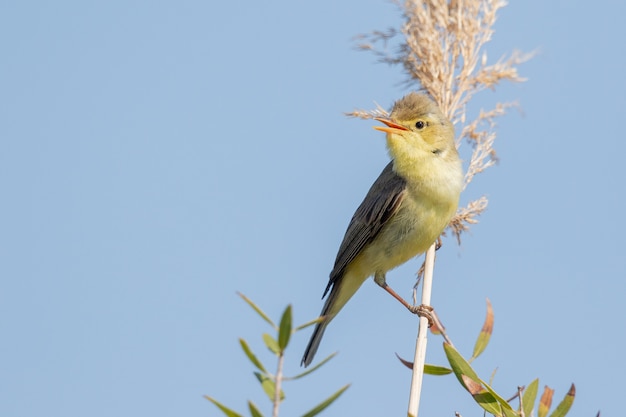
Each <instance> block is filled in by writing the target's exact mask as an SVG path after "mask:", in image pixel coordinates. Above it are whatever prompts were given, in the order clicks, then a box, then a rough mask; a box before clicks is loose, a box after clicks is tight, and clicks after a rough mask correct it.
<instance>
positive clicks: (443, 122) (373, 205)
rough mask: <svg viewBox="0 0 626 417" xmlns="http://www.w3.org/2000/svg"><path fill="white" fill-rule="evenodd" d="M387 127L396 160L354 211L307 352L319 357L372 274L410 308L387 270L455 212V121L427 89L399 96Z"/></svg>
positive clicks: (434, 235) (459, 180) (458, 178)
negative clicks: (331, 329) (335, 322)
mask: <svg viewBox="0 0 626 417" xmlns="http://www.w3.org/2000/svg"><path fill="white" fill-rule="evenodd" d="M374 119H375V120H377V121H379V122H381V123H383V124H384V126H375V127H374V129H376V130H379V131H382V132H385V133H386V145H387V150H388V153H389V156H390V158H391V161H390V162H389V163H388V164H387V166H385V168H384V169H383V171H382V172H381V174H380V175H379V176H378V178H377V179H376V181H374V184H372V186H371V188H370V189H369V191H368V193H367V194H366V196H365V198H364V199H363V202H362V203H361V204H360V205H359V207H358V208H357V210H356V212H355V213H354V215H353V216H352V219H351V220H350V223H349V225H348V228H347V230H346V233H345V236H344V238H343V241H342V242H341V245H340V246H339V250H338V252H337V257H336V259H335V264H334V266H333V269H332V271H331V272H330V278H329V281H328V285H327V286H326V289H325V290H324V294H323V295H322V299H324V297H326V295H328V298H327V299H326V301H325V303H324V306H323V308H322V312H321V314H320V319H319V321H318V322H317V324H316V326H315V329H314V330H313V334H312V335H311V338H310V340H309V343H308V345H307V347H306V349H305V352H304V355H303V357H302V361H301V365H303V366H304V367H307V366H308V365H310V364H311V362H312V361H313V358H314V356H315V353H316V352H317V349H318V347H319V345H320V342H321V340H322V336H323V335H324V331H325V330H326V327H327V326H328V324H329V323H330V322H331V320H332V319H333V318H334V317H335V316H336V315H337V313H339V311H340V310H341V309H342V308H343V306H344V305H345V304H346V303H347V302H348V300H350V298H351V297H352V296H353V295H354V294H355V293H356V292H357V290H358V289H359V288H360V287H361V285H362V284H363V283H364V282H365V281H366V280H367V279H368V278H369V277H370V276H373V277H374V282H375V283H376V284H378V285H379V286H380V287H382V288H383V289H385V290H386V291H387V292H389V293H390V294H391V295H393V296H394V297H395V298H397V299H398V300H399V301H401V302H402V303H403V305H404V306H405V307H407V308H409V310H411V311H412V312H417V309H415V308H414V306H410V305H409V304H408V303H407V302H406V301H404V300H403V299H402V298H401V297H400V296H398V295H397V294H396V293H395V291H393V290H392V289H391V288H390V287H389V286H388V285H387V282H386V273H387V271H389V270H391V269H393V268H395V267H397V266H399V265H401V264H403V263H405V262H407V261H408V260H409V259H411V258H414V257H415V256H417V255H419V254H422V253H424V252H425V251H426V250H427V249H428V248H429V247H430V246H431V245H432V243H433V242H435V240H437V239H438V238H439V236H440V235H441V233H442V232H443V230H444V229H445V228H446V226H447V225H448V224H449V222H450V220H451V218H452V216H453V215H454V214H455V212H456V210H457V208H458V204H459V198H460V194H461V190H462V188H463V170H462V162H461V159H460V157H459V153H458V151H457V149H456V145H455V140H454V126H453V124H452V123H451V122H450V120H449V119H448V118H447V117H446V116H445V115H444V114H443V113H442V111H441V110H440V108H439V106H438V105H437V104H436V103H435V101H434V100H433V99H432V98H430V97H429V96H428V95H427V94H424V93H417V92H410V93H409V94H407V95H405V96H404V97H402V98H401V99H399V100H397V101H396V102H395V103H394V105H393V107H392V110H391V113H390V114H389V116H388V117H376V118H374Z"/></svg>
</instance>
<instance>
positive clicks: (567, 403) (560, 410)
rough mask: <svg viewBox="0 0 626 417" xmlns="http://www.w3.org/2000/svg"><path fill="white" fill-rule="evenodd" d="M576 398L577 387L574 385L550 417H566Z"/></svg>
mask: <svg viewBox="0 0 626 417" xmlns="http://www.w3.org/2000/svg"><path fill="white" fill-rule="evenodd" d="M574 397H576V387H575V386H574V384H572V386H571V387H570V388H569V391H568V392H567V394H565V398H563V400H562V401H561V402H560V403H559V405H557V406H556V408H555V409H554V411H553V412H552V414H550V417H564V416H565V415H566V414H567V412H568V411H569V409H570V408H571V407H572V404H574Z"/></svg>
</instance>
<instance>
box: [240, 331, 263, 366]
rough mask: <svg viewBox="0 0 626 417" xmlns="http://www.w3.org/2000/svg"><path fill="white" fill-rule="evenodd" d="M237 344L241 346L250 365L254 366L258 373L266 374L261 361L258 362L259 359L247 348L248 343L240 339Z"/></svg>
mask: <svg viewBox="0 0 626 417" xmlns="http://www.w3.org/2000/svg"><path fill="white" fill-rule="evenodd" d="M239 344H240V345H241V349H243V352H244V353H245V354H246V356H247V357H248V359H250V362H252V364H253V365H254V366H256V367H257V368H258V369H259V370H260V371H262V372H265V373H267V371H266V370H265V368H264V367H263V364H262V363H261V361H259V359H258V358H257V357H256V356H255V354H254V353H252V350H251V349H250V346H248V342H246V341H245V340H244V339H241V338H240V339H239Z"/></svg>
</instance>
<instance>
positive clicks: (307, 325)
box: [294, 316, 324, 332]
mask: <svg viewBox="0 0 626 417" xmlns="http://www.w3.org/2000/svg"><path fill="white" fill-rule="evenodd" d="M322 321H324V316H319V317H318V318H316V319H315V320H311V321H308V322H306V323H304V324H301V325H299V326H298V327H296V328H295V329H294V331H296V332H297V331H300V330H302V329H306V328H307V327H309V326H313V325H314V324H317V323H321V322H322Z"/></svg>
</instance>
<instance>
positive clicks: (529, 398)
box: [522, 379, 539, 417]
mask: <svg viewBox="0 0 626 417" xmlns="http://www.w3.org/2000/svg"><path fill="white" fill-rule="evenodd" d="M538 391H539V379H535V380H534V381H533V382H531V383H530V384H528V386H527V387H526V389H525V390H524V395H523V396H522V407H523V410H524V416H526V417H530V416H531V413H532V411H533V406H534V405H535V400H536V399H537V392H538Z"/></svg>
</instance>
